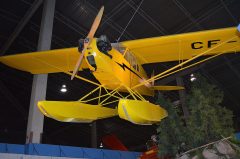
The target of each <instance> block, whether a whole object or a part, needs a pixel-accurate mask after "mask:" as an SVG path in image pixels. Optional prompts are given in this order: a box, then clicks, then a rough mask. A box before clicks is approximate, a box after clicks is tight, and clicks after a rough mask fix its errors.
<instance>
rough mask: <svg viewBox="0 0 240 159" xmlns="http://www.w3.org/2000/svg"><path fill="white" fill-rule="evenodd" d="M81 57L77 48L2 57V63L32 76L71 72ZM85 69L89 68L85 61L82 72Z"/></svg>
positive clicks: (0, 59)
mask: <svg viewBox="0 0 240 159" xmlns="http://www.w3.org/2000/svg"><path fill="white" fill-rule="evenodd" d="M79 55H80V53H79V52H78V48H77V47H75V48H65V49H57V50H49V51H40V52H30V53H23V54H16V55H8V56H2V57H0V62H1V63H3V64H5V65H7V66H9V67H12V68H15V69H18V70H22V71H26V72H30V73H32V74H44V73H57V72H69V71H72V70H73V68H74V65H75V63H76V60H77V59H78V57H79ZM83 68H88V67H87V64H86V62H85V61H84V62H83V64H82V67H81V68H80V70H81V69H83Z"/></svg>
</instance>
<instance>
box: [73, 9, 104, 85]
mask: <svg viewBox="0 0 240 159" xmlns="http://www.w3.org/2000/svg"><path fill="white" fill-rule="evenodd" d="M103 11H104V6H102V7H101V9H100V11H99V12H98V14H97V16H96V18H95V20H94V22H93V24H92V27H91V29H90V31H89V33H88V36H87V38H88V42H86V43H84V47H83V51H82V54H81V55H80V57H79V59H78V61H77V63H76V65H75V68H74V70H73V74H72V76H71V80H73V78H74V76H75V75H76V74H77V72H78V70H79V68H80V67H81V64H82V60H83V57H84V54H85V52H86V49H87V47H88V45H89V44H90V43H91V41H92V39H93V38H94V34H95V33H96V31H97V28H98V26H99V24H100V22H101V19H102V15H103ZM87 38H86V39H87Z"/></svg>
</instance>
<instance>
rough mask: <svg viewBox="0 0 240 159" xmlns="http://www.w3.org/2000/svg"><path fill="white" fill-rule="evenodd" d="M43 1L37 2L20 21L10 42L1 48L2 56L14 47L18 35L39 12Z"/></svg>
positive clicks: (9, 39)
mask: <svg viewBox="0 0 240 159" xmlns="http://www.w3.org/2000/svg"><path fill="white" fill-rule="evenodd" d="M42 2H43V0H35V1H34V2H33V4H32V6H31V7H30V9H29V10H28V11H27V12H26V14H25V15H24V17H23V18H22V19H21V20H20V22H19V23H18V24H17V26H16V28H15V30H14V31H13V32H12V34H11V35H10V37H9V38H8V40H7V41H6V42H5V44H4V45H3V47H2V48H1V52H0V55H4V54H5V53H6V51H7V50H8V49H9V47H10V46H11V45H12V43H13V42H14V40H15V39H16V38H17V37H18V35H19V34H20V33H21V31H22V30H23V28H24V27H25V26H26V24H27V23H28V22H29V20H30V19H31V17H32V16H33V15H34V13H35V12H36V11H37V9H38V8H39V7H40V5H41V4H42Z"/></svg>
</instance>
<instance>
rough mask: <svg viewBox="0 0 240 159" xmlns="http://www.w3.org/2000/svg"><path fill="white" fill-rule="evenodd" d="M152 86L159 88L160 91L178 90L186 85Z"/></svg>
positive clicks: (154, 88)
mask: <svg viewBox="0 0 240 159" xmlns="http://www.w3.org/2000/svg"><path fill="white" fill-rule="evenodd" d="M151 88H152V89H153V90H159V91H177V90H183V89H184V87H182V86H153V87H151Z"/></svg>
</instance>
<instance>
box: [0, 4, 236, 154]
mask: <svg viewBox="0 0 240 159" xmlns="http://www.w3.org/2000/svg"><path fill="white" fill-rule="evenodd" d="M32 3H33V0H7V1H1V5H0V48H1V47H2V46H3V45H4V43H5V42H6V40H7V39H8V38H9V36H10V35H11V33H12V32H13V31H14V29H15V27H16V26H17V24H18V23H19V22H20V20H21V19H22V18H23V16H24V15H25V14H26V12H27V11H28V10H29V8H30V7H31V5H32ZM140 3H141V0H114V1H113V0H112V1H110V0H56V11H55V18H54V28H53V39H52V49H56V48H65V47H73V46H77V42H78V40H79V39H80V38H83V37H85V36H86V34H87V33H88V30H89V28H90V26H91V23H92V22H93V19H94V18H95V16H96V14H97V12H98V10H99V9H100V7H101V6H102V5H104V6H105V11H104V16H103V20H102V23H101V25H100V27H99V29H98V31H97V33H96V35H95V36H96V37H98V36H99V35H102V34H105V35H107V36H108V37H109V39H110V41H111V42H116V40H117V39H118V38H119V36H120V34H121V33H122V31H123V30H124V28H125V26H126V24H127V23H128V22H129V20H130V18H131V17H132V15H133V14H134V12H135V10H136V8H137V7H138V5H139V4H140ZM42 8H43V7H42V6H41V7H40V8H39V9H38V10H37V12H36V13H35V14H34V15H33V17H32V18H31V20H30V21H29V22H28V24H27V25H26V27H25V28H24V29H23V31H22V32H21V33H20V35H19V36H18V37H17V39H16V40H15V41H14V42H13V44H12V45H11V47H10V48H9V49H8V50H7V52H6V54H5V55H10V54H18V53H22V52H31V51H36V48H37V41H38V34H39V27H40V22H41V14H42ZM239 8H240V1H239V0H201V1H193V0H144V1H143V3H142V5H141V7H140V9H139V10H138V12H137V13H136V15H135V17H134V18H133V20H132V21H131V23H130V25H129V26H128V28H127V29H126V31H125V32H124V34H123V36H122V37H121V40H120V41H124V40H132V39H139V38H147V37H155V36H163V35H170V34H176V33H184V32H191V31H199V30H208V29H215V28H224V27H231V26H237V25H238V24H239V21H240V9H239ZM172 64H173V63H162V64H151V65H145V66H144V68H145V69H146V71H147V72H148V74H151V72H152V70H153V69H154V70H155V72H156V73H158V72H160V71H161V70H163V69H166V68H169V67H170V66H172ZM190 73H200V74H202V75H204V76H205V77H206V78H208V79H209V80H210V82H211V83H213V84H215V85H217V86H218V87H219V88H220V89H221V90H222V91H223V92H224V95H225V96H224V101H223V104H222V105H224V106H226V107H227V108H229V109H231V110H233V111H234V114H235V117H234V123H235V128H236V130H239V123H240V118H239V115H240V110H239V109H240V93H239V90H240V82H239V80H240V55H237V54H236V55H234V54H233V55H223V56H220V57H217V58H216V59H213V60H211V61H210V62H207V63H205V64H202V65H200V66H198V67H197V68H196V69H193V70H191V71H188V72H187V73H186V74H185V75H184V76H183V79H184V82H185V85H186V88H187V89H188V88H189V87H190V83H191V82H190V80H189V74H190ZM82 75H84V76H89V73H87V72H83V73H82ZM168 82H169V83H170V84H175V81H174V80H173V81H168ZM62 84H66V85H67V88H68V92H67V93H65V94H63V93H61V92H60V91H59V90H60V88H61V86H62ZM31 85H32V75H31V74H29V73H25V72H21V71H18V70H14V69H11V68H9V67H7V66H4V65H2V64H0V99H1V100H0V110H1V111H0V142H4V143H21V144H23V143H25V136H26V127H27V117H28V109H29V103H30V94H31ZM93 88H94V87H93V86H91V85H89V84H88V83H85V82H82V81H79V80H74V81H70V77H69V76H67V75H65V74H62V73H58V74H49V80H48V88H47V99H49V100H77V99H79V98H80V97H81V96H83V95H84V94H86V93H87V92H88V91H90V90H91V89H93ZM164 95H165V96H166V98H170V99H171V100H172V101H176V100H179V95H178V92H171V93H164ZM44 122H45V124H44V132H43V143H48V144H62V145H73V146H83V147H90V146H91V141H90V139H91V134H90V130H91V128H90V126H89V124H76V123H75V124H72V123H61V122H57V121H54V120H52V119H49V118H45V121H44ZM97 125H98V138H99V143H100V140H101V137H102V136H104V135H106V134H110V133H113V134H116V135H117V136H118V137H119V139H120V140H121V141H122V142H123V143H124V144H125V145H126V146H127V147H128V148H129V149H130V150H134V151H142V150H144V149H145V143H146V141H147V140H149V139H150V137H151V135H153V134H155V133H156V130H155V128H156V126H155V125H153V126H138V125H134V124H131V123H129V122H126V121H123V120H121V119H119V118H117V117H116V118H110V119H105V120H100V121H98V122H97Z"/></svg>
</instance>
